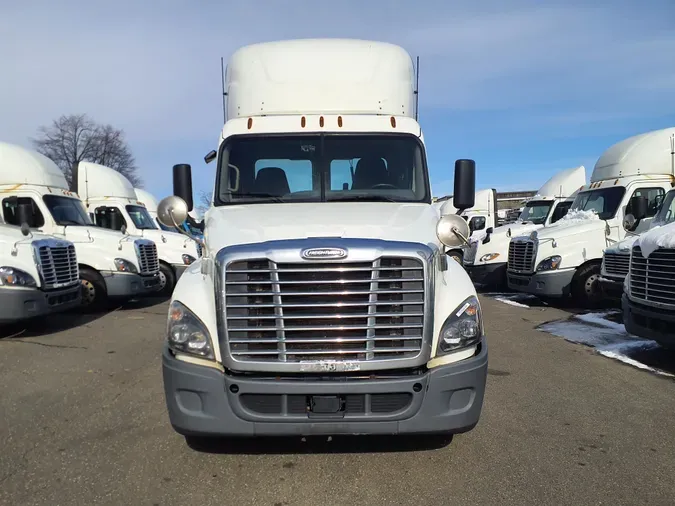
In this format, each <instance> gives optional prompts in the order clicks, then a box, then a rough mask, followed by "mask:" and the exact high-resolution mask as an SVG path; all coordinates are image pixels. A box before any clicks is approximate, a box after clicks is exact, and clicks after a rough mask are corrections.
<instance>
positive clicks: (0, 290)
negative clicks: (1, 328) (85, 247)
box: [0, 204, 80, 324]
mask: <svg viewBox="0 0 675 506" xmlns="http://www.w3.org/2000/svg"><path fill="white" fill-rule="evenodd" d="M17 214H18V216H17V221H18V222H19V223H21V224H22V226H21V228H20V229H19V228H17V227H13V226H8V225H4V224H3V225H0V324H6V323H13V322H17V321H20V320H26V319H29V318H34V317H36V316H44V315H47V314H50V313H56V312H61V311H66V310H68V309H71V308H74V307H77V306H79V304H80V279H79V276H78V268H77V254H76V252H75V245H74V244H73V243H72V242H70V241H67V240H65V239H58V238H56V237H52V236H48V235H44V234H40V233H37V232H32V231H31V230H30V229H29V223H28V220H29V219H30V217H29V216H30V215H29V210H28V209H27V208H26V205H25V204H24V205H23V206H22V207H21V208H20V209H19V211H18V213H17Z"/></svg>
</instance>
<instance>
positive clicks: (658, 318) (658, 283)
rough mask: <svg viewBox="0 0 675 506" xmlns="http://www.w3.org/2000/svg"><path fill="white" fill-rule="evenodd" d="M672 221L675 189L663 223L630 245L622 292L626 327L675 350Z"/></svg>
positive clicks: (662, 216) (666, 203)
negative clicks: (628, 261) (627, 267)
mask: <svg viewBox="0 0 675 506" xmlns="http://www.w3.org/2000/svg"><path fill="white" fill-rule="evenodd" d="M673 152H675V149H673ZM655 221H656V220H655ZM674 221H675V190H673V191H670V192H668V196H667V198H666V199H665V200H664V202H663V205H662V206H661V210H660V211H659V215H658V222H659V223H666V224H665V225H660V226H654V227H653V228H652V229H651V230H649V231H648V232H645V233H644V234H642V235H640V237H638V238H637V239H636V240H635V242H634V244H633V245H632V247H631V252H630V264H629V269H628V275H627V276H626V278H625V280H624V294H623V296H622V307H623V322H624V325H625V326H626V331H627V332H629V333H630V334H633V335H636V336H640V337H643V338H645V339H652V340H654V341H656V342H657V343H659V344H660V345H661V346H663V347H665V348H669V349H671V350H675V223H674Z"/></svg>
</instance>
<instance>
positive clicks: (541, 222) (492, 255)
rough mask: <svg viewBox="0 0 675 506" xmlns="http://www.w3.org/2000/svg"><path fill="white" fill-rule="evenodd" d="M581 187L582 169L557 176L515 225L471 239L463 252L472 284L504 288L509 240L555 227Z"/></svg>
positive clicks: (489, 231) (584, 174)
mask: <svg viewBox="0 0 675 506" xmlns="http://www.w3.org/2000/svg"><path fill="white" fill-rule="evenodd" d="M585 184H586V168H585V167H584V166H583V165H581V166H579V167H573V168H570V169H565V170H562V171H560V172H557V173H556V174H554V175H553V176H552V177H551V178H550V179H549V180H548V181H546V183H544V184H543V186H542V187H541V188H539V190H538V191H537V193H536V195H535V196H534V197H532V198H531V199H529V200H528V201H527V203H526V204H525V207H524V208H523V210H522V212H521V213H520V216H519V218H518V220H517V221H516V222H515V223H512V224H509V225H502V226H500V227H497V228H494V229H491V228H488V229H487V230H486V234H485V235H484V236H483V237H472V238H471V240H470V241H469V242H470V247H468V248H467V249H466V251H465V252H464V268H465V269H466V270H467V271H468V272H469V276H471V279H472V280H473V281H474V283H477V284H479V285H485V286H496V287H502V286H506V264H507V262H508V256H509V244H510V242H511V237H514V236H519V235H521V234H525V233H530V232H532V231H533V230H537V229H540V228H542V227H546V226H550V225H552V224H554V223H556V222H557V221H558V220H559V219H560V218H562V217H563V216H565V215H566V214H567V211H568V210H569V208H570V207H571V205H572V202H573V199H572V198H571V197H572V196H573V195H576V191H578V190H579V188H581V187H582V186H583V185H585Z"/></svg>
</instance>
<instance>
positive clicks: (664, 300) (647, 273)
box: [629, 246, 675, 306]
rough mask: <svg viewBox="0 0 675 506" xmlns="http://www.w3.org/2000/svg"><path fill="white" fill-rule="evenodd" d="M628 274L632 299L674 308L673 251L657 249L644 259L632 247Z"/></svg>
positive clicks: (674, 274)
mask: <svg viewBox="0 0 675 506" xmlns="http://www.w3.org/2000/svg"><path fill="white" fill-rule="evenodd" d="M629 272H630V294H631V297H632V298H634V299H640V300H643V301H649V302H656V303H661V304H668V305H670V306H675V250H672V249H661V248H659V249H657V250H656V251H654V252H653V253H652V254H651V255H649V258H644V257H643V256H642V250H641V249H640V246H634V247H633V254H632V255H631V258H630V271H629Z"/></svg>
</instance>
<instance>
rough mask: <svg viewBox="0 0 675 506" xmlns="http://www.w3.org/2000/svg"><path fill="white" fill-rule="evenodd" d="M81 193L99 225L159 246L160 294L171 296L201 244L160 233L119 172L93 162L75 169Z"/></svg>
mask: <svg viewBox="0 0 675 506" xmlns="http://www.w3.org/2000/svg"><path fill="white" fill-rule="evenodd" d="M73 179H74V180H75V179H77V188H76V191H77V193H78V194H79V195H80V196H81V198H82V200H83V201H84V206H85V209H86V210H87V212H88V213H89V214H90V215H91V216H92V219H93V221H94V223H96V225H98V226H99V227H102V228H107V229H110V230H116V231H120V230H125V232H126V233H129V234H131V235H136V236H140V237H143V238H145V239H149V240H151V241H153V242H154V243H155V245H156V246H157V254H158V256H159V287H158V291H157V294H158V295H163V296H169V295H170V294H171V292H172V291H173V288H174V286H176V280H177V279H178V278H180V276H181V275H182V274H183V272H184V271H185V269H186V268H187V266H188V265H190V264H191V263H192V262H194V261H195V260H196V259H197V257H198V256H199V251H198V249H197V243H196V242H195V241H193V240H192V239H190V238H188V237H185V236H184V235H182V234H180V233H179V232H167V231H163V230H160V229H159V227H158V226H157V225H156V224H155V220H153V219H152V217H151V216H150V214H149V213H148V210H147V208H146V207H145V204H143V202H141V201H139V200H138V197H137V196H136V190H135V189H134V187H133V185H132V184H131V182H130V181H129V180H128V179H127V178H126V177H124V175H122V174H120V173H119V172H117V171H115V170H113V169H111V168H110V167H106V166H104V165H99V164H97V163H91V162H80V163H79V164H77V166H76V167H74V170H73Z"/></svg>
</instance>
